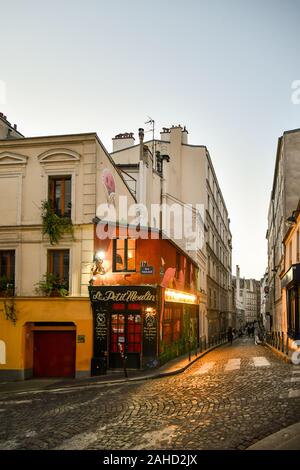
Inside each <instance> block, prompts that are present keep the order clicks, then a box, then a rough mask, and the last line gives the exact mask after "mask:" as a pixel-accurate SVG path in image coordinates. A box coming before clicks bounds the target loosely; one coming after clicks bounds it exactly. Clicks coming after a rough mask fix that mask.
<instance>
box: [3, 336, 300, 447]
mask: <svg viewBox="0 0 300 470" xmlns="http://www.w3.org/2000/svg"><path fill="white" fill-rule="evenodd" d="M298 421H300V366H295V365H292V364H287V363H285V362H283V361H282V359H280V358H279V357H277V356H276V355H274V354H273V353H272V352H271V351H270V350H268V349H267V348H265V347H263V346H261V345H258V346H255V345H254V344H253V340H252V339H250V340H249V339H240V340H237V341H235V342H234V344H233V345H232V346H230V345H225V346H222V347H220V348H217V349H216V350H214V351H212V352H210V353H209V354H207V355H206V356H204V357H203V358H201V359H199V361H197V362H196V363H194V364H193V365H192V366H191V367H190V368H189V369H188V370H186V371H185V372H184V373H181V374H178V375H175V376H171V377H165V378H161V379H155V380H147V381H143V382H130V383H122V384H116V385H104V384H94V385H86V386H82V387H69V386H65V387H62V388H60V389H55V390H36V391H28V392H22V393H20V392H15V393H9V394H8V393H0V449H79V450H80V449H168V450H172V449H199V450H201V449H245V448H247V447H248V446H250V445H251V444H254V443H255V442H256V441H258V440H259V439H262V438H264V437H266V436H268V435H269V434H272V433H274V432H276V431H278V430H280V429H282V428H284V427H286V426H289V425H291V424H294V423H296V422H298Z"/></svg>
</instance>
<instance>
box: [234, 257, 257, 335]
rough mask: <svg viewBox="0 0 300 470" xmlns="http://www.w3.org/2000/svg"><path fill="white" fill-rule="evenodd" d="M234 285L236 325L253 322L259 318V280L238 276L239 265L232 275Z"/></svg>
mask: <svg viewBox="0 0 300 470" xmlns="http://www.w3.org/2000/svg"><path fill="white" fill-rule="evenodd" d="M234 281H235V286H236V299H235V303H236V310H237V325H238V326H243V325H245V324H246V323H253V322H254V321H256V320H259V319H260V281H257V280H255V279H245V278H242V279H241V277H240V267H239V266H237V267H236V276H235V277H234Z"/></svg>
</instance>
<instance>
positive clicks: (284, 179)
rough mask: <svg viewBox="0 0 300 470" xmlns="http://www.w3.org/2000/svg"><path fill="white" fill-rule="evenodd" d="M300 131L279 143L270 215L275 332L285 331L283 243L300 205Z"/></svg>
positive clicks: (271, 308) (269, 307)
mask: <svg viewBox="0 0 300 470" xmlns="http://www.w3.org/2000/svg"><path fill="white" fill-rule="evenodd" d="M299 155H300V129H295V130H291V131H286V132H284V133H283V135H282V136H281V137H280V138H279V139H278V146H277V155H276V163H275V171H274V178H273V186H272V193H271V200H270V204H269V211H268V230H267V235H266V237H267V240H268V288H269V294H268V299H267V308H266V309H267V312H268V313H270V318H271V322H270V323H271V328H272V329H273V330H274V331H281V328H282V321H283V319H282V292H281V282H280V272H281V271H282V269H283V262H284V249H283V244H282V241H283V239H284V236H285V234H286V232H287V229H288V227H287V225H286V220H287V218H288V217H289V216H290V215H291V214H292V211H293V210H294V209H295V207H296V206H297V204H298V200H299V196H300V189H299V180H300V158H299Z"/></svg>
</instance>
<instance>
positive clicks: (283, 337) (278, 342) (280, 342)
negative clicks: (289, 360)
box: [265, 331, 289, 356]
mask: <svg viewBox="0 0 300 470" xmlns="http://www.w3.org/2000/svg"><path fill="white" fill-rule="evenodd" d="M265 342H266V343H267V344H269V345H270V346H272V347H273V348H275V349H277V351H280V352H282V353H284V354H286V355H287V356H288V354H289V347H288V345H289V341H288V335H287V334H286V333H284V332H283V331H270V332H268V333H266V336H265Z"/></svg>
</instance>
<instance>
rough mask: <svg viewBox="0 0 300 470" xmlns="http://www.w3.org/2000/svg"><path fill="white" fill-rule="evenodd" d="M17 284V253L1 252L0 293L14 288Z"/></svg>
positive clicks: (11, 251)
mask: <svg viewBox="0 0 300 470" xmlns="http://www.w3.org/2000/svg"><path fill="white" fill-rule="evenodd" d="M14 283H15V251H14V250H1V251H0V291H3V290H6V289H7V288H8V287H12V288H14Z"/></svg>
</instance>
